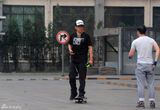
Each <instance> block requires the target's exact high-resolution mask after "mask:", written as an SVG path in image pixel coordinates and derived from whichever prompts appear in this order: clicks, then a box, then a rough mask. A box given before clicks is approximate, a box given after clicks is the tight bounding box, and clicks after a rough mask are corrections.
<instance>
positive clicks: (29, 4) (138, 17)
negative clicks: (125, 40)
mask: <svg viewBox="0 0 160 110" xmlns="http://www.w3.org/2000/svg"><path fill="white" fill-rule="evenodd" d="M57 5H59V6H60V7H61V11H62V18H61V19H62V21H61V22H62V24H63V29H65V30H67V29H69V28H70V29H72V27H70V24H71V23H73V22H75V21H73V19H72V18H71V17H72V16H74V18H76V19H82V20H84V21H85V22H86V21H87V19H88V17H90V16H89V14H90V13H93V19H94V21H95V23H93V25H94V27H95V29H99V28H115V27H135V26H137V25H140V24H145V25H146V26H147V27H159V26H160V0H0V8H1V10H0V15H3V16H6V20H5V21H3V23H2V22H0V23H1V24H0V29H1V30H3V31H7V27H8V23H9V21H10V19H11V17H15V18H16V19H17V21H18V25H19V27H20V31H21V34H22V36H23V27H24V26H23V22H24V20H25V19H26V18H30V19H31V20H32V21H34V18H35V10H39V11H40V12H41V13H42V15H43V18H44V23H45V27H46V28H47V27H48V24H49V23H51V22H54V16H55V15H56V12H55V9H56V6H57ZM89 25H92V24H89ZM2 27H3V29H2ZM96 42H97V41H96ZM105 42H108V43H105V49H106V50H103V51H102V53H107V55H106V56H105V57H106V58H104V59H105V62H118V54H117V53H116V51H117V52H118V42H119V41H118V37H112V36H109V37H105ZM99 53H101V50H100V52H99ZM102 53H101V54H102ZM104 59H103V58H102V59H101V60H104Z"/></svg>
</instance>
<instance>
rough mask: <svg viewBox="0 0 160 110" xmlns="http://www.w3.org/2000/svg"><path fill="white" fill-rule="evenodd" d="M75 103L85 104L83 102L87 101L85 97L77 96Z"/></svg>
mask: <svg viewBox="0 0 160 110" xmlns="http://www.w3.org/2000/svg"><path fill="white" fill-rule="evenodd" d="M75 103H76V104H85V103H87V98H80V97H77V98H75Z"/></svg>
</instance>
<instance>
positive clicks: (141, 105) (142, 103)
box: [136, 101, 145, 108]
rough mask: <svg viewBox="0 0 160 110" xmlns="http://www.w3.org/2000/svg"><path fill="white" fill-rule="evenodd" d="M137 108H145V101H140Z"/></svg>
mask: <svg viewBox="0 0 160 110" xmlns="http://www.w3.org/2000/svg"><path fill="white" fill-rule="evenodd" d="M136 107H137V108H145V105H144V101H139V102H138V103H137V106H136Z"/></svg>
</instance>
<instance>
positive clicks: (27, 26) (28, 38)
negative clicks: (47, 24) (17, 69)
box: [23, 18, 34, 71]
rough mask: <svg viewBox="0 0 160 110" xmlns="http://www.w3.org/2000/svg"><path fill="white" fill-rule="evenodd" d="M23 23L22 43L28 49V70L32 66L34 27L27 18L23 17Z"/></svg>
mask: <svg viewBox="0 0 160 110" xmlns="http://www.w3.org/2000/svg"><path fill="white" fill-rule="evenodd" d="M23 25H24V39H25V41H24V43H25V47H26V49H27V50H28V61H29V63H30V71H31V70H32V68H33V60H34V59H33V56H34V48H32V47H33V45H34V42H33V38H34V37H33V33H34V28H33V23H32V22H31V20H30V19H29V18H27V19H25V20H24V22H23Z"/></svg>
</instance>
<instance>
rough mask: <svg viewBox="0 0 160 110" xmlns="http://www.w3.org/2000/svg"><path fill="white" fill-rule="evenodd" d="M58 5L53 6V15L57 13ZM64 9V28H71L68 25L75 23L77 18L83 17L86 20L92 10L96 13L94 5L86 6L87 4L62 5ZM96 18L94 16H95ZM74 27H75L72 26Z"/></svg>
mask: <svg viewBox="0 0 160 110" xmlns="http://www.w3.org/2000/svg"><path fill="white" fill-rule="evenodd" d="M55 8H56V6H54V7H53V15H54V13H55ZM60 8H61V11H62V22H63V24H62V25H63V29H64V30H67V31H68V30H70V29H69V28H68V27H70V25H74V23H75V20H76V19H82V20H84V22H86V18H87V16H88V15H89V13H90V12H91V11H92V12H93V13H94V8H93V7H85V6H82V7H81V6H60ZM93 19H94V18H93ZM71 28H72V29H73V28H74V27H71Z"/></svg>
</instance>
